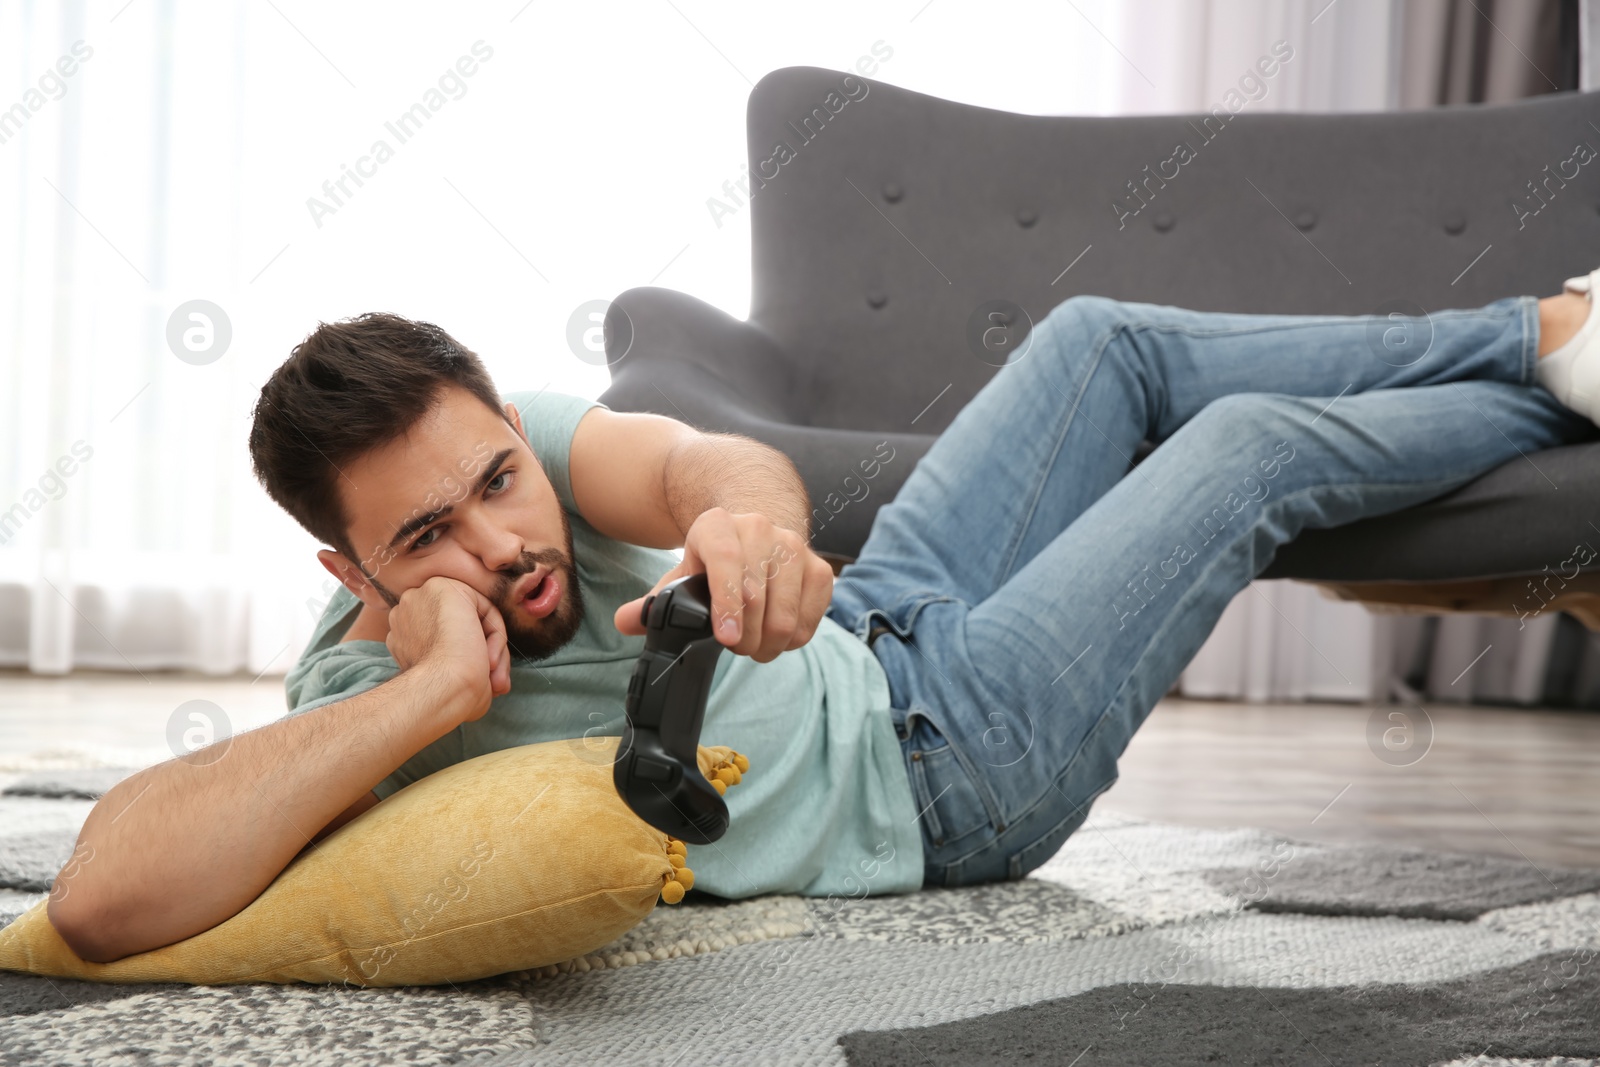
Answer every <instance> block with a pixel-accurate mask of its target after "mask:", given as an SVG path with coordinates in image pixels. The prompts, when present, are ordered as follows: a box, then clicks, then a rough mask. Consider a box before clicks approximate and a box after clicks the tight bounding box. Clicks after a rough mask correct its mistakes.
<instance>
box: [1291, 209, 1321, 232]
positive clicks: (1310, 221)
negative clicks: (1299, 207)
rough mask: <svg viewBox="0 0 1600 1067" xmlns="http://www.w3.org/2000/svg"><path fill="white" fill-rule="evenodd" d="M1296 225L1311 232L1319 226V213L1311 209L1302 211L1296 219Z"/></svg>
mask: <svg viewBox="0 0 1600 1067" xmlns="http://www.w3.org/2000/svg"><path fill="white" fill-rule="evenodd" d="M1294 224H1295V226H1297V227H1298V228H1300V229H1302V230H1309V229H1311V227H1313V226H1315V225H1316V224H1317V213H1316V212H1315V211H1312V210H1310V209H1307V210H1305V211H1302V212H1300V213H1299V214H1297V215H1296V216H1295V217H1294Z"/></svg>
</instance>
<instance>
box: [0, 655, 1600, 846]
mask: <svg viewBox="0 0 1600 1067" xmlns="http://www.w3.org/2000/svg"><path fill="white" fill-rule="evenodd" d="M147 673H148V677H149V681H143V680H140V679H137V678H134V679H131V680H130V676H128V675H124V674H117V673H110V672H82V673H76V674H71V675H67V676H65V677H60V678H50V677H42V676H37V675H30V674H28V673H26V672H22V671H6V670H0V772H15V771H21V770H28V769H33V768H37V767H45V766H50V765H52V764H56V765H64V764H66V763H68V762H75V761H80V760H81V759H82V758H83V756H84V755H87V756H89V757H90V758H92V759H95V760H98V761H100V762H102V763H104V764H106V765H122V766H144V765H146V764H149V763H154V762H158V761H160V760H163V759H167V758H170V757H171V756H172V755H173V754H174V753H175V752H176V751H177V750H176V749H174V748H173V747H172V743H169V742H168V740H167V738H168V736H169V735H173V736H181V734H182V732H183V731H184V730H185V729H192V728H194V724H195V723H197V722H213V723H219V724H220V723H223V722H226V723H227V725H226V727H219V728H218V729H217V732H218V734H219V735H220V734H222V733H225V732H232V733H238V732H240V731H242V730H247V729H253V728H255V727H258V726H263V725H265V724H267V723H269V722H272V721H273V720H274V719H276V718H278V717H279V716H280V715H281V714H282V713H283V711H284V703H283V681H282V678H281V677H277V676H273V675H268V676H265V677H262V678H259V679H255V680H252V679H251V678H249V677H248V676H242V677H238V678H210V677H206V676H203V675H197V674H181V673H168V674H163V673H150V672H147ZM192 701H204V702H206V703H204V704H192V703H190V702H192ZM1407 710H1409V709H1408V706H1407V705H1385V706H1379V707H1374V706H1367V705H1352V704H1233V703H1226V702H1217V701H1195V700H1180V699H1173V698H1168V699H1166V700H1164V701H1162V702H1161V704H1159V705H1158V706H1157V707H1156V708H1155V710H1154V711H1152V712H1151V714H1150V717H1149V718H1148V719H1147V720H1146V722H1145V725H1144V726H1143V728H1142V729H1141V730H1140V731H1139V733H1138V734H1137V735H1136V736H1135V737H1134V740H1133V743H1132V744H1131V745H1130V746H1129V747H1128V751H1127V752H1126V753H1125V754H1124V756H1123V759H1122V763H1121V779H1120V780H1119V781H1118V782H1117V784H1116V785H1115V786H1113V787H1112V788H1111V789H1110V790H1109V791H1108V792H1107V793H1105V794H1104V795H1103V796H1102V797H1101V798H1100V800H1098V801H1097V802H1096V805H1097V806H1103V807H1106V808H1111V809H1114V810H1117V811H1123V812H1127V813H1128V814H1132V815H1140V816H1144V817H1146V818H1152V819H1160V820H1162V821H1166V822H1174V823H1183V824H1188V825H1194V826H1244V825H1250V826H1260V827H1265V828H1268V829H1271V830H1274V831H1277V832H1279V833H1282V834H1285V835H1289V836H1291V837H1295V838H1298V839H1303V840H1314V841H1318V840H1320V841H1343V842H1349V841H1387V842H1393V843H1397V844H1410V845H1416V846H1419V847H1428V848H1446V849H1460V850H1468V851H1480V852H1493V853H1497V854H1500V855H1505V856H1511V857H1519V856H1520V857H1523V858H1525V859H1527V860H1529V861H1530V862H1533V863H1536V864H1539V865H1541V866H1544V865H1551V864H1553V865H1567V866H1600V714H1597V713H1595V712H1592V711H1589V712H1585V711H1541V710H1520V709H1509V708H1489V707H1480V708H1461V707H1447V706H1433V707H1428V708H1427V709H1426V710H1425V712H1424V713H1423V714H1425V716H1426V718H1427V719H1428V720H1429V721H1430V722H1431V727H1432V729H1431V733H1432V737H1431V743H1424V742H1422V741H1418V742H1417V743H1414V744H1413V745H1412V746H1411V747H1410V748H1409V749H1407V750H1405V751H1402V752H1398V753H1396V752H1392V751H1390V750H1388V749H1386V748H1385V746H1384V743H1383V737H1384V734H1385V731H1390V737H1391V738H1395V737H1397V736H1399V735H1396V734H1394V733H1393V731H1394V730H1395V729H1396V728H1397V726H1402V725H1404V724H1403V723H1397V721H1396V720H1393V719H1392V718H1391V715H1392V714H1393V713H1395V712H1406V711H1407ZM196 711H198V712H201V713H202V715H203V717H202V718H201V719H195V718H193V717H191V713H193V712H196ZM1412 715H1413V718H1414V719H1415V720H1416V721H1418V722H1420V721H1421V717H1420V716H1418V715H1417V713H1416V712H1415V711H1414V710H1412ZM174 731H176V733H175V734H174V733H173V732H174ZM1425 732H1426V731H1425V730H1424V729H1421V728H1418V729H1417V730H1416V733H1415V734H1414V735H1413V736H1414V738H1422V737H1423V735H1424V734H1425ZM1369 738H1371V740H1370V741H1369ZM1418 753H1420V757H1419V756H1418Z"/></svg>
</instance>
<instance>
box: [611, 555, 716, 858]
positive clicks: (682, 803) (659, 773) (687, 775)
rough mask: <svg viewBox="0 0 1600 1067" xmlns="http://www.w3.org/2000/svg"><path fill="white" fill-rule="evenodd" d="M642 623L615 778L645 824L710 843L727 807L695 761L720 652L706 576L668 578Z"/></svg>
mask: <svg viewBox="0 0 1600 1067" xmlns="http://www.w3.org/2000/svg"><path fill="white" fill-rule="evenodd" d="M639 621H640V623H641V625H643V626H644V628H645V640H644V651H643V652H642V653H640V655H639V662H638V663H636V664H635V665H634V668H633V677H632V678H630V679H629V680H628V700H627V719H626V721H625V722H624V723H623V726H622V739H621V741H620V742H619V744H618V749H617V750H618V752H619V753H620V755H619V756H618V758H617V760H616V762H615V763H614V764H613V765H612V768H613V769H612V778H613V780H614V781H615V783H616V787H617V793H618V794H619V795H620V796H621V797H622V799H623V801H624V802H626V803H627V805H628V807H630V808H632V809H633V811H634V813H635V814H637V815H638V816H639V817H640V818H641V819H643V820H644V821H645V822H647V823H649V824H650V825H651V826H654V827H655V828H656V829H657V830H661V831H662V832H664V833H667V834H671V835H672V836H673V837H676V838H678V839H680V840H682V841H686V842H688V843H689V844H694V845H706V844H710V843H711V842H712V841H715V840H717V838H719V837H721V836H722V835H723V834H724V833H726V832H727V829H728V805H727V803H726V802H725V801H724V800H723V799H722V796H721V794H719V793H718V792H717V791H716V788H715V787H713V786H712V784H711V783H710V782H709V781H707V780H706V777H705V775H704V774H702V773H701V772H700V764H699V761H698V759H697V758H696V755H697V751H698V747H699V744H700V727H701V724H702V723H703V722H704V720H705V714H706V697H707V696H709V695H710V692H711V676H712V674H713V673H714V672H715V670H716V666H717V656H718V655H720V654H721V652H722V649H723V645H722V643H721V642H719V641H718V640H717V639H716V637H715V636H714V635H713V633H712V618H711V584H710V581H709V580H708V579H707V578H706V576H705V575H704V574H690V575H686V576H684V577H682V578H679V579H677V580H675V581H672V582H669V583H668V584H667V585H665V586H662V588H661V589H660V590H659V591H658V592H656V593H654V594H652V595H651V596H649V597H648V598H646V599H645V602H644V606H643V607H642V608H641V609H640V612H639Z"/></svg>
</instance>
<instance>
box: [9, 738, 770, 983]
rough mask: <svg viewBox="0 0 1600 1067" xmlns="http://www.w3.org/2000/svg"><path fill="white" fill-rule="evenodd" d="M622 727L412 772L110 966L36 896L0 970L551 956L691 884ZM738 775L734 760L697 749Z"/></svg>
mask: <svg viewBox="0 0 1600 1067" xmlns="http://www.w3.org/2000/svg"><path fill="white" fill-rule="evenodd" d="M617 742H618V738H616V737H592V738H585V739H578V738H574V739H572V740H568V741H549V742H544V743H541V744H536V745H523V746H520V747H518V748H508V749H502V750H500V751H498V752H490V753H488V754H487V755H483V756H478V757H476V758H474V759H469V760H464V761H463V762H461V763H458V764H455V765H453V766H450V767H446V768H445V769H444V770H442V771H437V772H435V773H434V774H430V775H428V776H427V777H426V778H423V779H421V780H420V781H416V782H413V783H412V784H411V785H408V786H406V787H405V788H404V789H401V790H399V791H398V792H396V793H394V794H393V795H391V796H389V797H388V798H386V799H385V800H383V801H382V802H381V803H379V804H376V805H374V806H373V807H372V808H370V809H368V810H367V811H366V812H364V813H363V814H362V815H361V816H360V817H359V818H357V819H353V820H352V821H350V822H348V823H346V824H345V825H343V826H341V827H340V828H339V829H338V830H335V831H334V832H333V833H331V834H329V835H328V836H327V837H326V838H324V839H323V840H322V841H321V842H319V843H318V844H317V846H316V847H315V848H313V849H309V850H307V851H305V852H302V853H301V854H300V855H299V856H298V857H296V858H295V860H294V861H293V862H292V863H290V864H289V865H288V866H287V867H285V868H284V869H283V871H282V872H280V873H279V875H278V877H277V878H276V879H274V880H273V881H272V883H271V884H270V885H268V886H267V888H266V889H264V890H262V892H261V895H260V896H258V897H256V899H255V900H253V901H251V902H250V904H249V905H248V906H246V907H245V908H244V909H243V910H242V911H240V912H239V913H238V914H236V915H234V916H232V917H231V918H229V919H227V920H226V921H224V922H222V923H219V924H218V925H217V926H215V927H213V928H211V929H210V930H206V931H203V932H201V933H198V934H195V935H194V936H193V937H189V938H185V939H184V940H182V941H179V942H176V943H174V944H171V945H164V946H162V947H161V948H156V949H151V950H150V951H148V952H141V953H137V954H136V955H132V956H127V957H124V958H123V959H120V960H113V961H112V962H110V963H89V962H86V961H84V960H81V959H79V958H78V956H77V955H76V954H75V953H74V952H73V951H72V950H71V949H70V948H68V947H67V945H66V943H65V942H64V941H62V940H61V937H60V936H59V935H58V934H57V933H56V931H55V927H53V926H51V925H50V920H49V918H48V916H47V915H46V913H45V906H46V903H47V901H40V902H39V903H38V904H36V905H34V906H33V907H32V908H30V909H29V910H28V911H26V912H24V913H23V914H22V915H20V916H18V917H17V919H16V921H15V922H13V923H12V924H11V925H10V926H8V927H6V928H5V930H4V931H0V969H3V970H11V971H26V972H29V973H32V974H45V975H51V976H56V977H62V978H82V979H88V980H91V981H100V982H190V983H195V984H204V985H221V984H228V983H233V982H313V983H328V982H339V983H345V984H349V985H358V986H398V985H443V984H444V983H446V982H464V981H470V980H472V979H475V978H485V977H488V976H490V975H496V974H503V973H505V972H508V971H517V970H530V969H533V968H536V967H544V966H548V965H549V964H552V963H562V962H565V961H567V960H569V959H573V958H574V957H577V956H582V955H585V954H586V953H589V952H591V951H593V950H594V949H597V948H600V947H602V946H604V945H606V944H609V943H610V942H612V941H614V940H615V939H616V938H617V937H619V936H620V935H622V934H623V933H625V932H626V931H627V930H629V929H630V928H631V927H633V926H634V925H636V924H637V923H638V922H639V921H640V920H642V919H643V918H644V917H645V916H646V915H648V914H649V913H650V911H651V910H652V909H653V908H654V907H655V905H656V901H657V900H658V899H663V900H666V901H667V902H668V903H676V902H677V901H679V900H681V899H682V898H683V893H684V891H685V890H687V889H688V888H690V887H691V886H692V885H693V884H694V878H693V874H692V873H691V872H690V871H689V869H688V868H687V867H685V866H684V853H685V848H684V845H683V842H681V841H678V840H676V839H675V838H670V837H668V836H667V835H666V834H664V833H662V832H661V831H659V830H657V829H655V828H654V827H652V826H650V825H649V824H648V823H646V822H645V821H644V820H643V819H640V818H639V817H638V816H637V815H635V814H634V813H633V811H632V810H630V809H629V808H628V806H627V805H626V804H624V803H623V801H622V798H621V797H619V796H618V795H617V790H616V787H615V786H614V785H613V784H612V767H611V764H612V760H613V759H614V757H615V753H616V747H617ZM698 757H699V764H700V771H701V773H702V774H704V775H705V776H706V777H707V778H708V779H710V780H712V781H713V783H714V784H716V785H717V789H718V791H719V792H722V791H723V790H724V787H725V786H726V785H731V784H734V783H737V782H738V781H739V778H740V772H741V771H743V770H746V769H748V767H749V763H748V761H747V760H746V759H745V758H744V757H743V756H742V755H740V754H738V753H736V752H734V751H733V750H732V749H730V748H725V747H722V746H712V747H709V748H708V747H706V746H704V745H702V746H700V749H699V752H698Z"/></svg>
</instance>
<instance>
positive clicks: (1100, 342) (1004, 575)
mask: <svg viewBox="0 0 1600 1067" xmlns="http://www.w3.org/2000/svg"><path fill="white" fill-rule="evenodd" d="M1063 306H1064V305H1063ZM1123 325H1124V324H1123V323H1122V322H1113V323H1111V324H1110V325H1109V326H1105V327H1102V328H1101V331H1100V334H1099V335H1098V336H1097V337H1095V339H1094V343H1093V351H1094V355H1093V357H1092V358H1091V359H1090V361H1089V366H1088V369H1087V371H1085V373H1084V375H1083V380H1082V381H1080V382H1079V383H1078V395H1077V397H1076V399H1074V400H1073V401H1072V406H1071V407H1070V408H1068V409H1067V410H1066V413H1065V414H1066V419H1065V420H1064V421H1063V422H1062V423H1061V429H1060V430H1059V431H1057V433H1056V443H1055V447H1054V448H1052V449H1051V450H1050V457H1049V458H1048V459H1047V460H1046V461H1045V463H1044V466H1043V467H1042V468H1041V469H1040V471H1039V478H1038V482H1037V483H1036V484H1035V486H1034V489H1033V499H1032V500H1030V501H1029V502H1028V513H1027V514H1026V515H1024V516H1023V518H1022V521H1021V522H1020V523H1018V524H1017V528H1016V534H1015V535H1014V536H1013V537H1012V540H1011V544H1010V546H1009V547H1008V548H1007V550H1006V558H1005V563H1004V564H1003V565H1002V567H1001V569H1000V574H999V576H998V579H997V581H996V582H995V588H996V589H998V588H999V587H1000V586H1002V585H1004V584H1005V583H1006V581H1007V579H1009V578H1010V576H1011V567H1012V564H1014V563H1015V562H1016V558H1017V551H1018V550H1019V549H1021V547H1022V542H1023V541H1025V540H1027V536H1028V527H1029V526H1030V525H1032V523H1033V516H1034V515H1035V514H1036V513H1037V512H1038V510H1039V500H1040V498H1042V497H1043V496H1044V486H1045V483H1046V482H1047V481H1049V480H1050V472H1051V471H1052V470H1054V469H1055V463H1056V458H1057V457H1058V456H1060V455H1061V447H1062V445H1064V444H1065V443H1066V440H1067V434H1068V432H1070V431H1071V429H1072V424H1073V421H1074V420H1075V419H1076V418H1077V416H1078V412H1079V410H1080V409H1081V407H1082V404H1083V396H1084V393H1086V392H1088V389H1089V383H1090V382H1091V381H1092V380H1093V379H1094V375H1095V372H1096V371H1098V370H1099V369H1100V363H1101V361H1102V360H1103V359H1104V358H1105V351H1106V348H1107V346H1108V345H1109V344H1110V343H1111V339H1112V338H1114V337H1115V336H1116V335H1117V332H1118V331H1119V330H1121V329H1122V327H1123Z"/></svg>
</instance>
